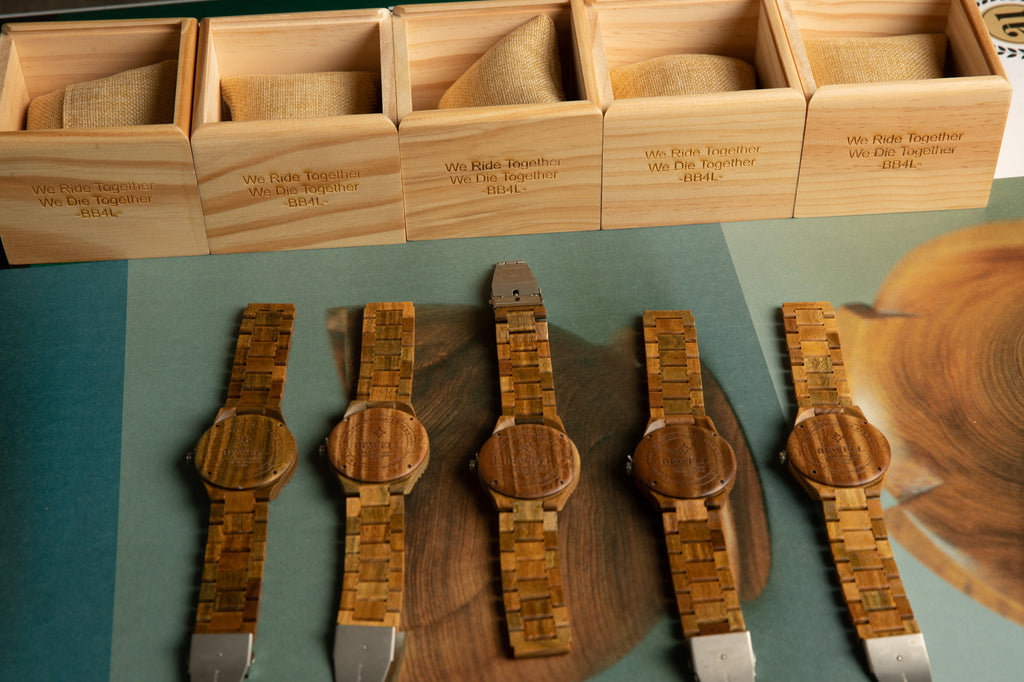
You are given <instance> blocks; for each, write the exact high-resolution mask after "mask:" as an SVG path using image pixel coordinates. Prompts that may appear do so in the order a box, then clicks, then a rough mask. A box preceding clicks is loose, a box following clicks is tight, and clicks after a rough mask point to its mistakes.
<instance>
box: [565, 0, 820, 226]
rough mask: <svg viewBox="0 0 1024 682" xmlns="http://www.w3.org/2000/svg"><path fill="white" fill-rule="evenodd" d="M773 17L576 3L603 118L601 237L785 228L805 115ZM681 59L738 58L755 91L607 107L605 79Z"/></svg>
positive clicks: (595, 0) (725, 8)
mask: <svg viewBox="0 0 1024 682" xmlns="http://www.w3.org/2000/svg"><path fill="white" fill-rule="evenodd" d="M576 1H578V2H583V0H574V2H576ZM771 9H772V8H770V7H769V8H766V7H764V3H763V2H762V1H761V0H586V17H587V20H586V22H585V34H586V38H587V43H588V47H589V50H588V53H587V59H586V60H585V61H587V62H589V64H590V65H591V66H590V68H591V69H592V70H593V75H594V78H595V80H596V87H595V89H596V91H597V92H598V93H599V97H600V103H601V108H602V109H603V110H604V111H605V119H604V165H603V176H604V177H603V194H602V216H601V225H602V227H604V228H625V227H647V226H652V225H677V224H692V223H704V222H719V221H734V220H755V219H762V218H789V217H792V215H793V200H794V195H795V193H796V180H797V173H798V170H799V164H800V148H801V143H802V140H803V129H804V114H805V111H806V104H805V101H804V98H803V94H802V93H801V91H800V83H799V79H798V76H797V72H796V66H795V64H794V62H793V57H792V55H791V54H790V51H789V47H788V45H786V44H785V42H784V41H782V40H781V38H780V35H779V28H780V26H781V20H780V19H779V18H778V17H777V15H773V14H772V12H771V11H770V10H771ZM776 14H777V13H776ZM684 53H685V54H697V55H699V54H711V55H718V56H725V57H732V58H734V59H740V60H742V61H744V62H746V63H747V64H750V65H752V66H753V67H754V69H755V71H756V75H757V89H755V90H738V91H731V92H716V93H705V94H693V95H670V96H658V97H636V98H628V99H619V100H616V99H615V98H614V96H613V94H612V82H611V80H610V77H609V73H610V72H611V71H612V70H613V69H616V68H618V67H621V66H625V65H629V64H634V63H637V62H642V61H644V60H648V59H653V58H655V57H663V56H666V55H675V54H684Z"/></svg>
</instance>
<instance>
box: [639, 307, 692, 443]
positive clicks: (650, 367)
mask: <svg viewBox="0 0 1024 682" xmlns="http://www.w3.org/2000/svg"><path fill="white" fill-rule="evenodd" d="M644 355H645V357H646V359H647V396H648V401H649V403H650V406H651V419H665V420H666V421H667V422H669V423H675V424H693V423H694V422H695V421H696V417H703V416H705V412H704V389H703V385H702V384H701V378H700V358H699V356H698V351H697V327H696V326H695V325H694V323H693V314H692V313H691V312H690V311H689V310H648V311H647V312H645V313H644Z"/></svg>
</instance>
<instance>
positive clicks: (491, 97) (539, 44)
mask: <svg viewBox="0 0 1024 682" xmlns="http://www.w3.org/2000/svg"><path fill="white" fill-rule="evenodd" d="M564 100H565V92H564V91H563V89H562V66H561V63H560V62H559V58H558V36H557V35H556V33H555V24H554V22H552V21H551V18H550V17H549V16H547V15H546V14H541V15H539V16H537V17H534V18H533V19H531V20H530V21H528V22H526V23H525V24H523V25H522V26H520V27H519V28H517V29H516V30H514V31H512V32H511V33H509V34H508V35H507V36H505V37H504V38H502V40H501V42H499V43H497V44H496V45H494V46H493V47H491V49H489V50H488V51H487V52H486V53H484V55H483V56H482V57H480V59H478V60H477V61H476V63H474V64H473V66H471V67H469V70H467V71H466V72H465V73H464V74H462V75H461V76H460V77H459V79H458V80H456V81H455V82H454V83H453V84H452V86H451V87H450V88H448V90H447V91H446V92H445V93H444V95H442V96H441V101H440V102H439V103H438V105H437V106H438V108H439V109H454V108H457V107H488V106H496V105H501V104H539V103H544V102H561V101H564Z"/></svg>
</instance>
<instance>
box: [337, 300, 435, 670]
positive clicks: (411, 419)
mask: <svg viewBox="0 0 1024 682" xmlns="http://www.w3.org/2000/svg"><path fill="white" fill-rule="evenodd" d="M415 324H416V315H415V310H414V308H413V304H412V303H408V302H406V303H370V304H369V305H367V306H366V308H365V310H364V312H363V333H362V347H361V352H360V357H361V359H360V363H359V377H358V382H357V385H356V395H355V399H354V400H353V401H352V402H351V403H349V406H348V409H347V410H346V412H345V416H344V417H343V418H342V420H341V422H340V423H339V424H338V425H337V426H336V427H335V428H334V429H333V430H332V431H331V434H330V435H329V436H328V438H327V453H328V456H329V459H330V463H331V467H332V468H333V469H334V472H335V474H336V475H337V477H338V480H339V481H340V482H341V486H342V489H343V490H344V492H345V495H346V496H347V499H346V512H345V516H346V522H345V571H344V577H343V581H342V592H341V605H340V607H339V609H338V627H337V630H336V631H335V641H334V674H335V680H336V681H337V682H342V681H344V680H376V681H379V682H383V680H384V679H385V678H387V676H388V674H389V670H391V669H392V666H393V664H394V661H395V660H397V659H398V657H399V656H400V653H401V648H402V646H401V645H402V641H401V635H400V634H399V632H398V628H399V625H400V622H401V615H402V594H403V586H404V582H405V580H404V565H405V540H404V538H405V498H404V496H405V495H407V494H408V493H409V492H410V491H411V490H412V488H413V485H414V484H415V483H416V481H417V480H418V479H419V477H420V476H421V475H422V474H423V472H424V471H425V470H426V468H427V460H428V453H429V441H428V438H427V432H426V429H424V428H423V425H422V424H420V422H419V420H418V419H417V418H416V413H415V412H414V411H413V408H412V375H413V359H414V351H415ZM395 667H397V666H395ZM392 673H393V671H392Z"/></svg>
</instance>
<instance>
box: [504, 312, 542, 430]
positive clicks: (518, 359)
mask: <svg viewBox="0 0 1024 682" xmlns="http://www.w3.org/2000/svg"><path fill="white" fill-rule="evenodd" d="M494 315H495V334H496V337H497V345H498V383H499V386H500V389H501V415H502V416H503V417H514V418H515V423H516V424H543V423H544V420H545V419H548V420H552V421H556V420H557V419H558V414H557V411H556V409H555V383H554V378H553V374H552V371H551V344H550V343H549V341H548V322H547V312H546V311H545V310H544V306H543V305H530V306H516V307H497V308H495V309H494Z"/></svg>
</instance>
